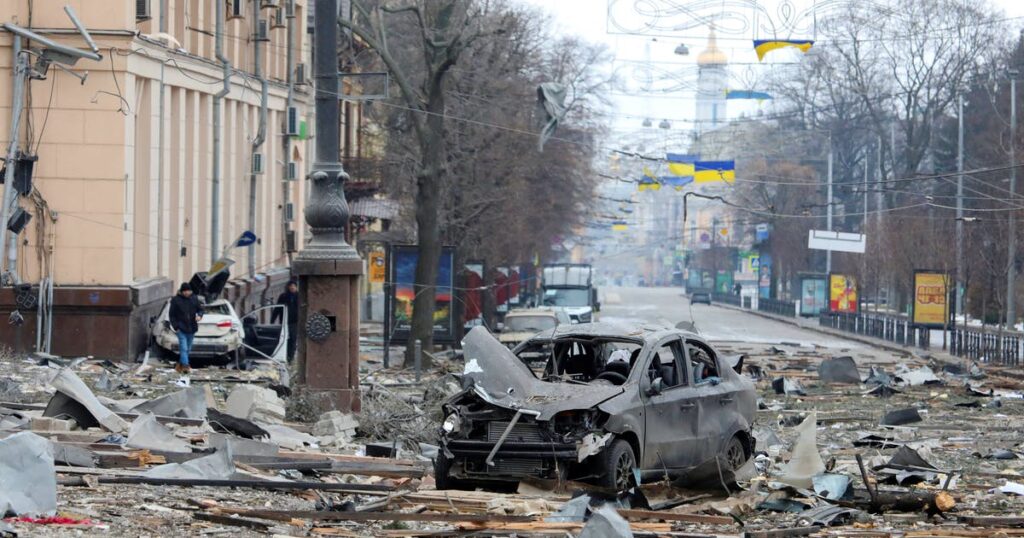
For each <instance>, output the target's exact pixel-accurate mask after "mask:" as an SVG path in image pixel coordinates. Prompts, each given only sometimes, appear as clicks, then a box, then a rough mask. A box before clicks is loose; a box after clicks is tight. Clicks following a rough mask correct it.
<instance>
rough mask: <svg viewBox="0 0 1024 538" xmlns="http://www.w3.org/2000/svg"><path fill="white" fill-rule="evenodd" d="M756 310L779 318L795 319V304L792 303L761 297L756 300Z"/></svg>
mask: <svg viewBox="0 0 1024 538" xmlns="http://www.w3.org/2000/svg"><path fill="white" fill-rule="evenodd" d="M757 310H758V311H759V312H767V313H769V314H776V315H779V316H789V317H791V318H795V317H796V303H794V302H793V301H780V300H778V299H768V298H765V297H761V298H759V299H758V300H757Z"/></svg>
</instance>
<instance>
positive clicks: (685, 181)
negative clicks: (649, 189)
mask: <svg viewBox="0 0 1024 538" xmlns="http://www.w3.org/2000/svg"><path fill="white" fill-rule="evenodd" d="M690 166H693V165H692V164H691V165H690ZM661 182H662V183H664V184H665V185H668V186H669V187H673V188H675V190H677V191H681V190H683V187H685V186H687V185H689V184H690V183H693V175H692V174H691V175H689V176H686V177H676V176H664V177H662V178H661Z"/></svg>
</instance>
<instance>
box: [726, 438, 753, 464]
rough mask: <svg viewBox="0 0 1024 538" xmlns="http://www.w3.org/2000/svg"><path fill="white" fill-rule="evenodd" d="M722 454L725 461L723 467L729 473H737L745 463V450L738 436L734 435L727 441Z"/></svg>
mask: <svg viewBox="0 0 1024 538" xmlns="http://www.w3.org/2000/svg"><path fill="white" fill-rule="evenodd" d="M722 454H723V459H724V460H725V461H724V462H723V467H724V468H725V469H728V470H729V471H737V470H739V468H740V467H743V465H744V464H745V463H747V449H746V448H744V447H743V440H741V439H740V436H739V435H734V436H732V439H729V442H728V443H726V445H725V450H723V451H722Z"/></svg>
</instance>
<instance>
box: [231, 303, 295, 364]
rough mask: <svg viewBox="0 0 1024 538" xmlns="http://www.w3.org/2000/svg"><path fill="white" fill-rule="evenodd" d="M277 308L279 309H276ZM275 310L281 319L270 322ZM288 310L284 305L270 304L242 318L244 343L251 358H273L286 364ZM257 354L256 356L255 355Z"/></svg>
mask: <svg viewBox="0 0 1024 538" xmlns="http://www.w3.org/2000/svg"><path fill="white" fill-rule="evenodd" d="M275 309H277V310H275ZM275 311H277V312H279V316H280V320H281V321H279V322H277V323H270V320H271V319H272V318H273V314H274V313H275ZM287 319H288V312H287V310H286V308H285V306H284V305H279V304H275V305H270V306H264V307H260V308H257V309H256V310H253V311H252V312H249V313H248V314H246V315H245V317H243V318H242V328H243V329H244V330H245V338H244V339H243V340H242V345H243V346H244V347H245V352H246V354H249V356H250V357H251V358H260V359H267V360H272V361H274V362H277V363H280V364H284V363H286V362H287V360H288V324H287V323H285V320H287ZM253 355H255V357H253Z"/></svg>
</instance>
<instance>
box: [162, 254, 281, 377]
mask: <svg viewBox="0 0 1024 538" xmlns="http://www.w3.org/2000/svg"><path fill="white" fill-rule="evenodd" d="M200 275H201V276H200ZM197 276H199V278H198V280H197V278H196V277H193V279H192V287H193V290H195V289H197V288H199V289H200V291H203V290H204V289H205V287H206V281H205V278H204V277H205V273H197ZM215 281H216V282H214V283H212V284H211V286H210V288H211V289H209V290H208V291H207V293H206V294H205V295H204V294H203V293H198V294H199V295H200V302H202V300H203V299H204V298H205V299H207V301H208V302H207V303H206V304H204V305H203V317H202V319H201V320H200V321H199V330H198V331H197V332H196V336H195V340H194V341H193V342H192V351H191V352H190V353H189V358H190V360H191V359H194V358H198V359H203V362H209V363H220V364H227V363H229V362H234V363H235V365H236V366H237V365H238V364H239V363H240V362H241V360H242V359H243V358H246V357H247V356H248V358H252V359H269V360H273V361H275V362H279V363H285V362H286V357H287V343H288V324H287V323H284V321H283V320H286V319H287V318H288V315H287V312H284V311H283V310H284V308H285V307H284V306H283V305H270V306H264V307H261V308H257V309H256V310H253V311H252V312H250V313H248V314H246V315H245V316H243V317H241V318H239V316H238V313H236V312H235V308H234V307H233V306H232V305H231V303H230V302H228V301H227V300H226V299H217V298H216V295H218V294H219V292H220V290H221V289H222V288H223V284H224V283H225V282H226V281H227V278H226V277H224V278H215ZM211 299H212V300H211ZM275 309H280V310H282V314H283V315H282V316H281V320H282V321H281V322H278V323H268V322H269V320H270V319H271V317H272V316H271V314H272V313H273V312H274V310H275ZM170 310H171V301H170V299H168V300H167V303H166V304H164V307H163V309H162V310H161V311H160V315H159V316H156V317H155V318H153V319H152V324H151V326H150V334H151V335H152V340H151V343H152V344H153V346H152V350H153V351H155V352H156V353H158V354H160V355H163V356H164V358H175V357H177V354H178V335H177V333H176V332H175V331H174V329H173V328H172V327H171V322H170V319H169V316H170Z"/></svg>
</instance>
